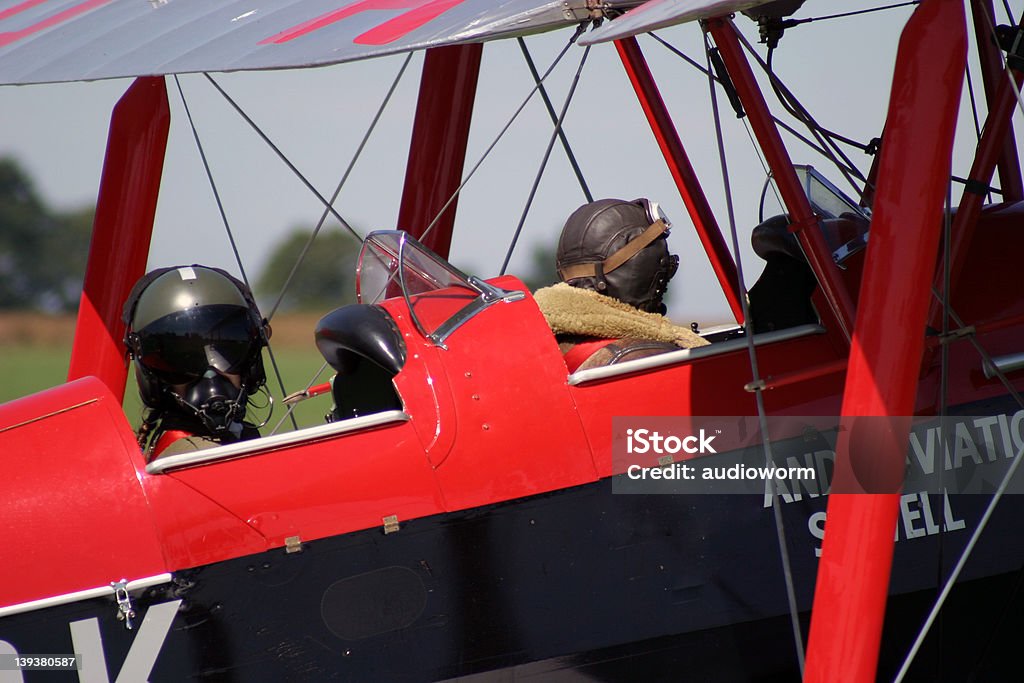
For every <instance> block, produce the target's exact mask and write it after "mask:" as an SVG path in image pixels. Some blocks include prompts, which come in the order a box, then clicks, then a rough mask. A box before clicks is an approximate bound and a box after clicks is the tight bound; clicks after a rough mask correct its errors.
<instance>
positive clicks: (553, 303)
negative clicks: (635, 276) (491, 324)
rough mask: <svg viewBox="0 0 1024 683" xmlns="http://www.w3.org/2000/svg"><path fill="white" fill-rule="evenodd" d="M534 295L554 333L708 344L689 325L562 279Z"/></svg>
mask: <svg viewBox="0 0 1024 683" xmlns="http://www.w3.org/2000/svg"><path fill="white" fill-rule="evenodd" d="M533 298H534V299H535V300H536V302H537V305H538V306H540V310H541V312H542V313H543V314H544V317H545V318H546V319H547V321H548V325H550V326H551V330H552V331H553V332H554V333H555V334H576V335H583V336H588V337H603V338H605V339H620V338H623V337H632V338H636V339H653V340H655V341H662V342H668V343H671V344H675V345H676V346H678V347H680V348H683V349H692V348H695V347H697V346H705V345H707V343H708V342H707V341H706V340H704V339H703V338H701V337H700V336H698V335H696V334H694V333H693V332H692V331H691V330H690V329H689V328H688V327H682V326H680V325H676V324H674V323H672V321H670V320H669V319H668V318H666V317H665V316H663V315H658V314H657V313H647V312H645V311H641V310H640V309H638V308H634V307H633V306H630V305H629V304H626V303H623V302H621V301H619V300H618V299H613V298H612V297H609V296H605V295H603V294H598V293H597V292H594V291H592V290H589V289H581V288H579V287H570V286H569V285H567V284H565V283H564V282H560V283H558V284H557V285H552V286H551V287H544V288H543V289H538V290H537V291H536V292H535V293H534V295H533Z"/></svg>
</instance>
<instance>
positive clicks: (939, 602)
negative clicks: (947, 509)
mask: <svg viewBox="0 0 1024 683" xmlns="http://www.w3.org/2000/svg"><path fill="white" fill-rule="evenodd" d="M1022 459H1024V446H1022V447H1021V448H1020V449H1019V450H1018V451H1017V454H1016V455H1015V456H1013V463H1012V464H1011V465H1010V467H1009V469H1008V470H1006V474H1004V475H1003V479H1002V481H1000V482H999V488H997V489H996V492H995V493H993V494H992V499H991V500H990V501H989V503H988V506H987V507H986V508H985V513H984V514H983V515H982V516H981V520H980V521H979V522H978V526H977V527H975V529H974V532H973V533H972V534H971V538H970V540H969V541H967V545H966V547H964V551H963V552H962V553H961V554H960V559H959V560H957V563H956V566H955V567H953V571H952V572H950V574H949V578H947V579H946V583H945V585H943V587H942V592H941V593H939V597H938V598H937V599H936V600H935V604H934V605H933V606H932V610H931V612H929V613H928V617H927V618H926V619H925V621H924V624H922V626H921V631H920V633H918V636H917V638H916V639H915V640H914V644H913V645H912V646H911V647H910V651H909V652H907V656H906V658H905V659H904V660H903V666H901V667H900V670H899V671H898V672H897V673H896V678H894V679H893V683H900V682H901V681H902V680H903V678H904V676H906V675H907V670H908V669H909V668H910V665H911V663H913V661H914V657H915V656H916V655H917V652H918V650H920V649H921V644H922V643H924V639H925V637H926V636H927V635H928V631H929V630H931V627H932V624H933V623H935V618H936V617H937V616H938V614H939V610H941V609H942V606H943V605H944V604H945V602H946V598H948V597H949V593H950V591H952V590H953V585H954V584H955V583H956V580H957V579H958V578H960V572H961V571H963V568H964V565H966V564H967V559H968V558H969V557H970V556H971V553H972V552H974V546H975V544H977V542H978V539H979V538H981V534H982V532H983V531H985V527H986V526H988V520H989V518H990V517H992V513H993V512H994V511H995V509H996V505H998V504H999V501H1000V500H1001V499H1002V497H1003V494H1004V493H1005V492H1006V489H1007V487H1008V486H1009V485H1010V480H1011V479H1012V478H1013V475H1014V473H1015V472H1016V471H1017V467H1019V466H1020V462H1021V460H1022Z"/></svg>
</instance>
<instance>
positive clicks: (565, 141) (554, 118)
mask: <svg viewBox="0 0 1024 683" xmlns="http://www.w3.org/2000/svg"><path fill="white" fill-rule="evenodd" d="M516 41H518V42H519V49H520V50H522V52H523V58H524V59H525V60H526V66H527V67H529V69H530V75H531V76H533V81H534V83H536V84H537V85H538V86H539V87H540V96H541V99H542V100H544V108H545V109H547V110H548V116H550V117H551V123H552V124H554V126H555V130H556V131H558V139H559V140H560V141H561V143H562V148H563V149H564V150H565V156H566V157H568V159H569V164H570V165H571V166H572V171H573V173H575V174H576V180H577V181H579V184H580V189H581V190H583V196H584V197H586V198H587V201H588V202H592V201H594V195H592V194H591V193H590V188H589V187H588V186H587V179H586V178H584V177H583V171H581V170H580V165H579V164H578V163H577V162H576V155H575V154H573V151H572V146H571V145H570V144H569V138H567V137H566V135H565V129H564V128H562V126H561V125H560V124H559V119H558V115H557V114H556V113H555V107H554V106H553V105H552V104H551V98H550V97H548V91H547V89H546V88H545V87H544V86H543V85H541V82H540V73H539V72H538V71H537V65H536V64H534V62H533V57H532V56H530V51H529V49H527V47H526V41H525V40H523V38H522V36H520V37H518V38H516ZM588 49H589V48H588Z"/></svg>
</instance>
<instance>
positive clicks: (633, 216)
mask: <svg viewBox="0 0 1024 683" xmlns="http://www.w3.org/2000/svg"><path fill="white" fill-rule="evenodd" d="M669 225H671V224H670V223H669V221H668V219H667V218H666V217H665V215H664V214H663V213H662V212H661V210H660V209H659V208H658V205H657V204H655V203H654V202H651V201H648V200H647V199H636V200H634V201H631V202H627V201H624V200H622V199H599V200H598V201H596V202H591V203H589V204H584V205H583V206H581V207H580V208H578V209H576V210H575V211H574V212H573V213H572V215H571V216H569V219H568V220H567V221H566V222H565V227H564V228H562V235H561V237H560V238H559V240H558V252H557V254H556V267H557V268H558V274H559V277H560V278H561V279H562V281H563V282H567V283H568V284H570V285H572V286H573V287H581V288H583V289H591V290H594V291H596V292H599V293H600V294H604V295H606V296H610V297H614V298H616V299H619V300H620V301H623V302H625V303H627V304H629V305H631V306H635V307H636V308H639V309H640V310H642V311H647V312H650V313H661V314H664V313H665V305H664V304H663V303H662V297H663V296H664V294H665V290H666V289H667V288H668V281H669V280H671V279H672V276H673V275H675V273H676V270H677V269H678V268H679V257H678V256H674V255H672V254H670V253H669V251H668V240H667V237H668V232H669V231H668V228H669Z"/></svg>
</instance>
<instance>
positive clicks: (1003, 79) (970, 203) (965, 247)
mask: <svg viewBox="0 0 1024 683" xmlns="http://www.w3.org/2000/svg"><path fill="white" fill-rule="evenodd" d="M981 20H982V21H985V19H984V18H982V19H981ZM1021 25H1022V26H1024V18H1022V19H1021ZM986 28H987V27H986ZM988 31H989V34H991V29H988ZM1011 77H1012V78H1013V80H1014V82H1015V83H1016V84H1017V87H1018V88H1019V87H1020V85H1021V83H1022V82H1024V73H1021V72H1020V71H1017V70H1016V69H1009V68H1007V70H1006V71H1001V72H1000V80H999V83H998V84H997V87H995V89H994V90H995V92H994V93H993V94H992V95H991V97H990V99H989V101H988V105H989V113H988V117H987V118H986V119H985V127H984V129H983V132H982V134H981V139H980V140H978V149H977V151H976V152H975V156H974V163H973V164H972V165H971V172H970V174H968V176H967V185H966V187H965V188H964V193H963V196H962V198H961V199H960V206H959V207H957V211H956V215H955V216H954V217H953V229H952V243H951V245H950V248H949V253H950V259H951V263H950V266H949V283H950V291H953V292H955V291H956V289H957V286H958V285H959V284H960V283H959V280H960V273H961V271H963V268H964V264H965V262H966V260H967V252H968V251H969V249H970V246H971V239H972V238H973V236H974V230H975V229H976V228H977V225H978V216H979V215H980V214H981V206H982V204H983V203H984V201H985V191H984V190H980V189H978V188H987V187H988V185H989V183H990V182H991V181H992V174H993V172H994V171H995V169H996V166H997V165H998V166H999V172H1000V176H999V177H1000V181H1004V182H1005V180H1006V179H1007V177H1009V178H1012V177H1013V176H1012V174H1010V175H1008V176H1004V175H1002V173H1003V169H1004V166H1005V165H1006V164H1005V160H1006V146H1005V144H1004V141H1005V140H1006V138H1007V136H1010V137H1011V138H1012V136H1013V123H1012V119H1013V112H1014V107H1015V106H1016V105H1017V93H1016V90H1015V88H1014V87H1013V85H1012V84H1011V83H1010V78H1011ZM986 84H987V81H986ZM1011 142H1012V140H1011ZM1018 175H1019V171H1018ZM1018 180H1019V177H1018ZM1002 189H1003V201H1011V200H1012V198H1013V196H1012V194H1010V195H1008V194H1007V189H1006V188H1002ZM1011 192H1012V181H1011ZM933 286H934V287H935V288H936V289H937V290H939V291H941V292H942V293H943V296H948V293H947V292H946V291H945V288H944V285H943V269H942V268H939V269H938V271H937V272H936V273H935V279H934V281H933ZM941 315H942V307H941V306H940V305H939V304H938V302H932V306H931V312H930V314H929V318H928V319H929V322H930V323H931V325H932V326H933V327H936V328H938V327H939V326H940V325H941V323H940V317H941Z"/></svg>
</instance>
